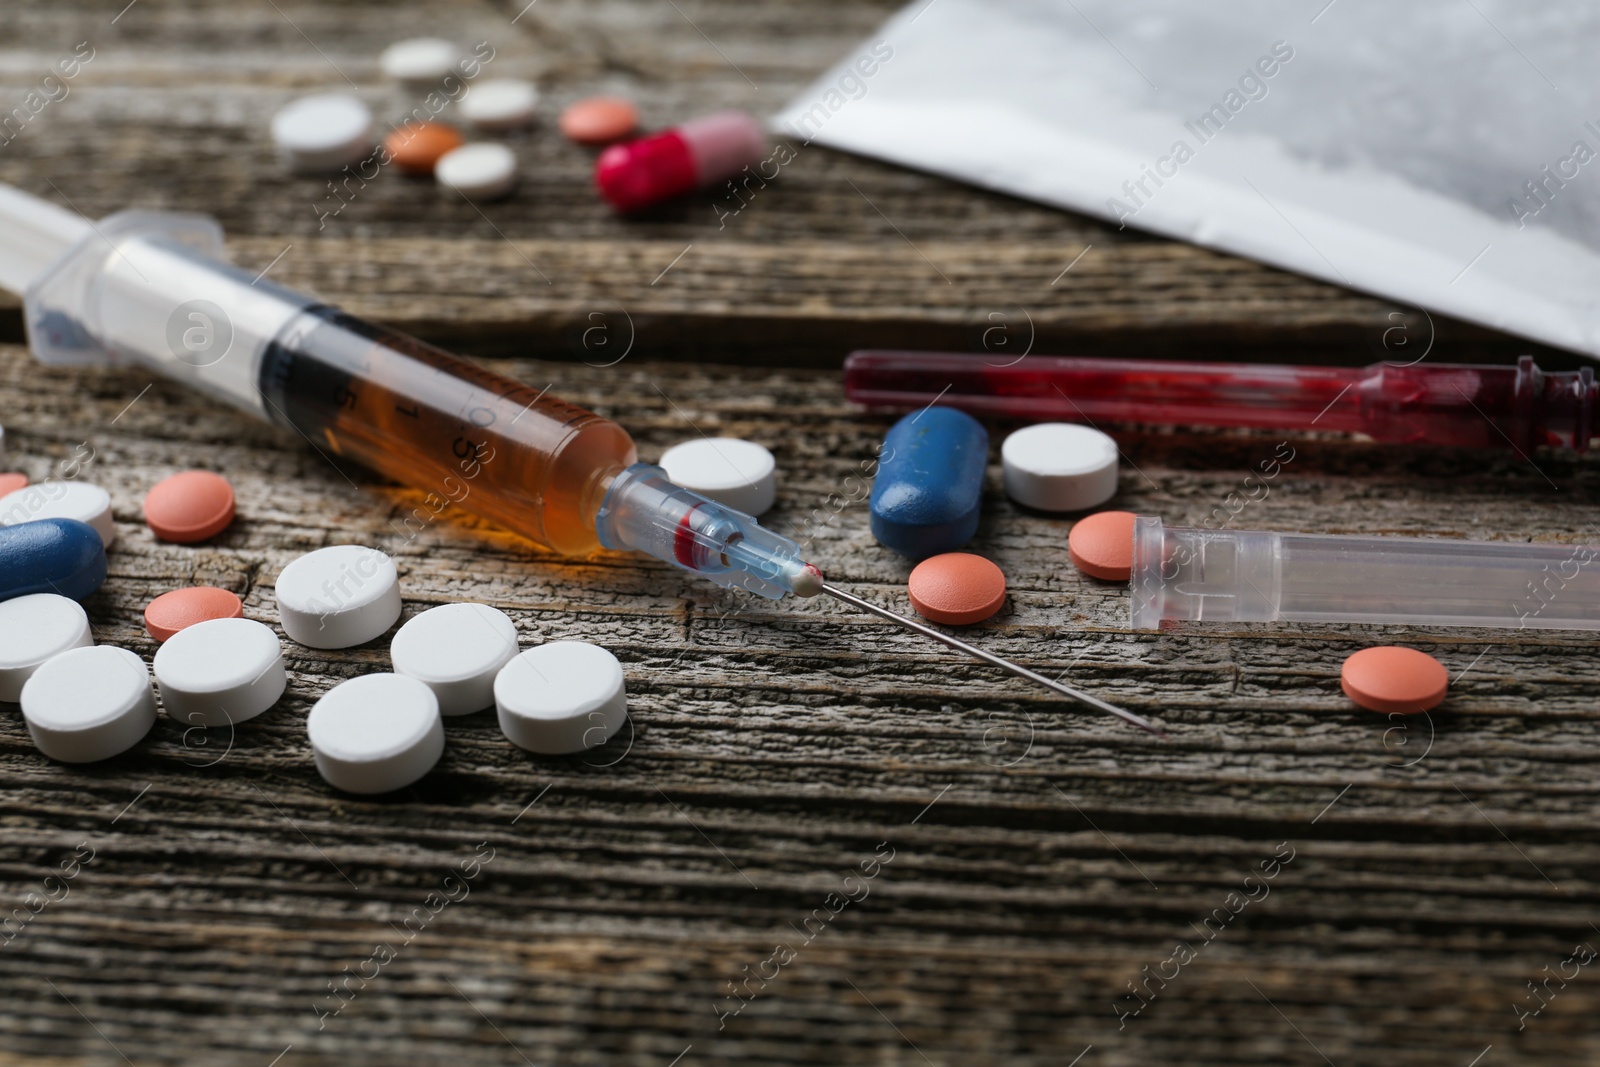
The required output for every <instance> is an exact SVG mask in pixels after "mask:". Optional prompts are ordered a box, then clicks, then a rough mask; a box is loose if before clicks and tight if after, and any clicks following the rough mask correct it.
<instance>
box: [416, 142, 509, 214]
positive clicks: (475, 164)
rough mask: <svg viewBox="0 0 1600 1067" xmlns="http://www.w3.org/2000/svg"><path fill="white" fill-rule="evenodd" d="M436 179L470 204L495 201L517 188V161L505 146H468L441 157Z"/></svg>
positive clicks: (434, 166)
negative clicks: (459, 194)
mask: <svg viewBox="0 0 1600 1067" xmlns="http://www.w3.org/2000/svg"><path fill="white" fill-rule="evenodd" d="M433 176H434V178H435V179H436V180H437V181H438V182H439V184H440V185H441V186H443V187H444V188H445V189H446V190H450V189H454V190H456V191H457V192H459V193H461V194H463V195H464V196H466V197H467V198H468V199H470V200H495V199H497V198H499V197H502V196H505V195H506V194H507V193H509V192H511V190H512V189H514V188H516V185H517V157H516V156H514V155H512V154H511V149H509V148H507V147H506V146H505V145H503V144H489V143H486V142H480V143H478V144H465V145H462V146H461V147H460V148H454V149H451V150H450V151H448V152H446V153H445V154H444V155H442V156H440V157H439V160H438V162H436V163H435V164H434V165H433ZM451 195H454V194H451Z"/></svg>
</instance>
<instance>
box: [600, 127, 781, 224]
mask: <svg viewBox="0 0 1600 1067" xmlns="http://www.w3.org/2000/svg"><path fill="white" fill-rule="evenodd" d="M766 153H767V135H766V133H765V131H763V130H762V128H761V124H760V123H759V122H757V121H756V120H755V119H754V118H753V117H751V116H750V115H747V114H745V113H744V112H743V111H718V112H716V113H715V114H711V115H704V116H702V117H700V118H697V119H690V120H689V121H688V122H685V123H682V124H681V125H678V126H675V127H673V128H672V129H670V130H663V131H662V132H661V133H657V134H651V135H650V136H648V137H641V138H639V139H638V140H637V141H628V142H626V143H624V144H614V145H612V146H611V147H610V148H607V149H606V150H605V151H604V152H601V153H600V158H599V159H597V160H595V168H594V180H595V184H596V185H597V186H598V187H599V189H600V194H601V195H602V196H604V197H605V198H606V200H608V201H610V203H611V205H612V206H613V207H615V208H616V209H617V210H618V211H639V210H641V209H643V208H647V207H649V206H651V205H652V204H658V203H661V202H662V201H664V200H670V199H672V198H673V197H677V196H682V195H683V194H684V193H687V192H690V191H692V190H694V189H697V188H700V187H701V186H705V185H713V184H715V183H717V182H721V181H726V180H727V179H729V178H731V177H733V176H734V175H735V174H738V173H739V172H740V171H741V170H743V169H744V168H745V167H747V166H753V165H754V164H756V163H758V162H760V161H761V158H762V157H763V156H765V155H766Z"/></svg>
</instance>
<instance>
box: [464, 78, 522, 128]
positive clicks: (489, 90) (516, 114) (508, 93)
mask: <svg viewBox="0 0 1600 1067" xmlns="http://www.w3.org/2000/svg"><path fill="white" fill-rule="evenodd" d="M457 106H458V107H459V108H460V109H461V117H462V119H464V120H465V121H467V122H469V123H471V124H472V125H473V126H474V127H476V128H477V129H480V130H484V131H486V132H491V133H499V132H503V131H506V130H516V129H521V128H522V127H524V126H526V125H528V124H529V123H531V122H532V121H533V120H534V116H535V115H537V114H538V112H539V90H538V89H537V88H535V87H534V84H533V83H532V82H530V81H524V80H523V79H521V78H489V79H487V80H486V81H481V82H478V83H477V84H475V85H473V86H472V87H471V88H470V89H468V90H467V94H466V95H465V96H463V97H462V98H461V103H460V104H459V105H457Z"/></svg>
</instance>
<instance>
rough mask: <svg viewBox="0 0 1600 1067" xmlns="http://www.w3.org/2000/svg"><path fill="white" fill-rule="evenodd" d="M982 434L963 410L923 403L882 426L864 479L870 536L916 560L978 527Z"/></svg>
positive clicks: (962, 540)
mask: <svg viewBox="0 0 1600 1067" xmlns="http://www.w3.org/2000/svg"><path fill="white" fill-rule="evenodd" d="M988 462H989V433H988V431H987V430H985V429H984V428H983V426H982V425H980V424H979V422H978V420H977V419H974V418H973V417H972V416H971V415H968V414H967V413H966V412H963V411H957V410H956V409H955V408H937V407H936V408H924V409H923V410H921V411H919V412H917V413H916V414H915V415H907V416H906V417H905V418H903V419H901V420H900V421H899V422H897V423H895V424H894V425H893V426H891V427H890V428H889V433H888V436H886V437H885V438H884V439H883V454H882V456H881V457H880V459H879V461H878V475H877V477H876V478H874V479H873V482H872V536H873V537H876V538H877V539H878V541H879V542H880V543H882V544H884V545H887V546H888V547H890V548H892V549H894V550H895V551H896V552H899V553H902V554H904V555H907V556H910V557H911V558H912V559H922V558H923V557H925V556H934V555H938V554H939V553H940V552H950V551H953V550H954V549H957V548H960V547H961V546H962V545H964V544H966V543H967V542H968V541H970V540H972V535H973V534H975V533H977V532H978V504H979V501H980V500H981V499H982V497H983V472H984V468H985V467H986V466H987V465H988Z"/></svg>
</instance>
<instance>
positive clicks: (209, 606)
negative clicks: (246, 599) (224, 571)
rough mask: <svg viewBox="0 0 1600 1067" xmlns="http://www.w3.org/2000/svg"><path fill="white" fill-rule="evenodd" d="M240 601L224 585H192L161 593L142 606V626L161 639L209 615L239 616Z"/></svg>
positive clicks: (241, 605) (224, 617)
mask: <svg viewBox="0 0 1600 1067" xmlns="http://www.w3.org/2000/svg"><path fill="white" fill-rule="evenodd" d="M242 618H244V605H243V604H242V603H240V602H239V598H238V597H236V596H234V595H233V594H232V593H230V592H228V591H227V590H226V589H218V588H217V587H216V586H214V585H196V586H192V587H191V588H188V589H174V590H173V591H172V592H170V593H162V594H161V595H160V596H158V597H156V598H155V599H154V600H152V601H150V603H149V604H147V605H145V609H144V628H145V629H146V630H149V631H150V636H151V637H153V638H155V639H156V640H157V641H165V640H166V639H167V638H169V637H171V636H172V635H173V634H175V633H177V632H178V631H179V630H182V629H185V628H186V627H190V626H193V625H194V624H195V623H197V622H208V621H210V620H211V619H242Z"/></svg>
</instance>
